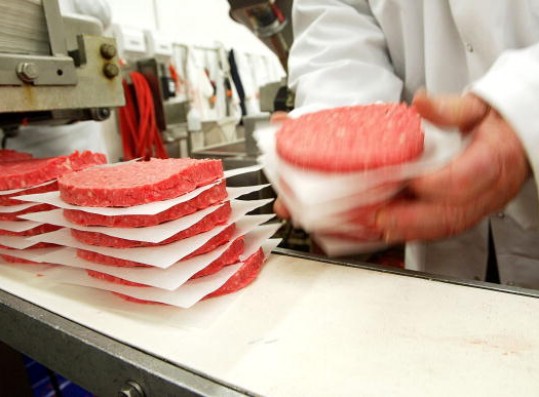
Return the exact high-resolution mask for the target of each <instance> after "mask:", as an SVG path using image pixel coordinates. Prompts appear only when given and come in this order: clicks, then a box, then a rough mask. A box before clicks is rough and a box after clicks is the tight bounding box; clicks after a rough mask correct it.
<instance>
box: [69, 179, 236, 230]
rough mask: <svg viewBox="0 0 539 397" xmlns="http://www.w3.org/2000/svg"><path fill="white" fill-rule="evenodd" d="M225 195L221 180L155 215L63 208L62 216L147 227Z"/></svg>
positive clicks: (108, 224) (76, 220)
mask: <svg viewBox="0 0 539 397" xmlns="http://www.w3.org/2000/svg"><path fill="white" fill-rule="evenodd" d="M227 197H228V194H227V191H226V182H225V181H224V180H223V181H222V182H220V183H219V184H218V185H216V186H214V187H211V188H209V189H208V190H205V191H204V192H202V193H200V194H199V195H198V196H197V197H195V198H193V199H191V200H189V201H186V202H184V203H180V204H177V205H175V206H174V207H171V208H169V209H168V210H166V211H163V212H160V213H158V214H155V215H121V216H107V215H100V214H93V213H91V212H85V211H79V210H64V217H65V218H66V219H67V220H68V221H70V222H73V223H75V224H77V225H81V226H105V227H148V226H156V225H159V224H161V223H163V222H168V221H172V220H176V219H179V218H181V217H183V216H185V215H189V214H192V213H193V212H196V211H198V210H201V209H204V208H207V207H209V206H210V205H213V204H216V203H219V202H221V201H223V200H224V199H226V198H227Z"/></svg>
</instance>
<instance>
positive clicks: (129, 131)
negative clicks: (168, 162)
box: [120, 72, 168, 160]
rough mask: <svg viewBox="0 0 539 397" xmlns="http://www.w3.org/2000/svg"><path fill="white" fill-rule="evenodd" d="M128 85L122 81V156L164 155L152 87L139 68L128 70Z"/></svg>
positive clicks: (166, 155) (165, 154) (165, 153)
mask: <svg viewBox="0 0 539 397" xmlns="http://www.w3.org/2000/svg"><path fill="white" fill-rule="evenodd" d="M130 77H131V82H132V89H131V87H130V86H129V85H128V84H127V82H125V81H124V93H125V106H124V107H122V108H121V109H120V133H121V135H122V145H123V151H124V159H125V160H130V159H134V158H138V157H144V158H146V159H148V158H150V157H159V158H168V154H167V151H166V149H165V146H164V144H163V140H162V138H161V134H160V132H159V129H158V127H157V122H156V118H155V105H154V101H153V96H152V91H151V89H150V85H149V84H148V82H147V81H146V78H145V77H144V76H143V75H142V74H141V73H139V72H131V73H130Z"/></svg>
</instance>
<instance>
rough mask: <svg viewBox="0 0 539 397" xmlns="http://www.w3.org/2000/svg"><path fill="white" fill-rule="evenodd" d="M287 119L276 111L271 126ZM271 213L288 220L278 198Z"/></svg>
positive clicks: (284, 114) (286, 114)
mask: <svg viewBox="0 0 539 397" xmlns="http://www.w3.org/2000/svg"><path fill="white" fill-rule="evenodd" d="M286 119H288V113H287V112H283V111H277V112H273V114H272V115H271V118H270V123H271V124H278V123H282V122H283V121H285V120H286ZM273 212H275V214H276V215H277V216H278V217H279V218H281V219H290V212H289V211H288V209H287V208H286V206H285V205H284V203H283V200H281V199H280V198H279V197H277V198H276V199H275V203H274V204H273Z"/></svg>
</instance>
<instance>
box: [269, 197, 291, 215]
mask: <svg viewBox="0 0 539 397" xmlns="http://www.w3.org/2000/svg"><path fill="white" fill-rule="evenodd" d="M273 212H275V214H276V215H277V216H278V217H279V218H281V219H290V212H289V211H288V208H286V206H285V205H284V204H283V201H282V200H281V199H280V198H279V197H277V200H275V203H274V204H273Z"/></svg>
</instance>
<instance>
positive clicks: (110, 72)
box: [103, 63, 120, 79]
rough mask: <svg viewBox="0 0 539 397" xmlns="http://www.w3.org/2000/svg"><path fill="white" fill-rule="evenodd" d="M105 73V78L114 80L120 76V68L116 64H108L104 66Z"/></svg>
mask: <svg viewBox="0 0 539 397" xmlns="http://www.w3.org/2000/svg"><path fill="white" fill-rule="evenodd" d="M103 73H105V76H107V77H108V78H109V79H113V78H114V77H116V76H118V75H119V74H120V68H119V67H118V66H117V65H116V64H114V63H107V64H105V66H103Z"/></svg>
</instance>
